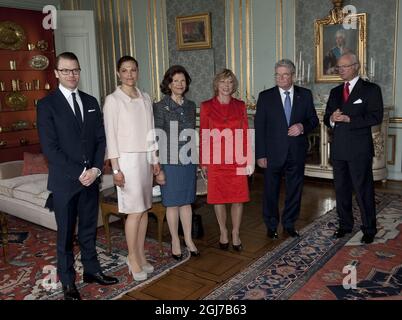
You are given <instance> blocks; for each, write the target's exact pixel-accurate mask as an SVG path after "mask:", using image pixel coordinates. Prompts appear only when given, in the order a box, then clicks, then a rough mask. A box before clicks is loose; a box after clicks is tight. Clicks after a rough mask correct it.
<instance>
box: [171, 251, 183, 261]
mask: <svg viewBox="0 0 402 320" xmlns="http://www.w3.org/2000/svg"><path fill="white" fill-rule="evenodd" d="M172 258H173V259H175V260H177V261H180V260H181V259H183V254H173V253H172Z"/></svg>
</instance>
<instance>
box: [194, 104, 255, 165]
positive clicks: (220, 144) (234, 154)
mask: <svg viewBox="0 0 402 320" xmlns="http://www.w3.org/2000/svg"><path fill="white" fill-rule="evenodd" d="M200 108H201V110H200V137H201V139H200V140H201V143H200V165H201V166H208V167H211V166H212V167H215V168H237V167H245V166H246V165H247V162H248V163H251V158H252V150H251V136H250V137H247V130H248V118H247V112H246V105H245V103H244V102H243V101H241V100H238V99H235V98H232V99H231V100H230V102H229V104H221V103H220V102H219V100H218V98H217V97H214V98H212V99H210V100H207V101H204V102H202V103H201V107H200ZM208 129H209V130H208Z"/></svg>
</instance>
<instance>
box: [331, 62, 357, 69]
mask: <svg viewBox="0 0 402 320" xmlns="http://www.w3.org/2000/svg"><path fill="white" fill-rule="evenodd" d="M355 64H357V63H352V64H349V65H346V66H336V67H335V69H336V70H345V69H347V68H350V67H352V66H354V65H355Z"/></svg>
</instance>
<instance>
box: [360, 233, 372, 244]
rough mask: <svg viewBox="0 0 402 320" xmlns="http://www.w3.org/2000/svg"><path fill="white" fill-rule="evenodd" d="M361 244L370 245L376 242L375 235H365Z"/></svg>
mask: <svg viewBox="0 0 402 320" xmlns="http://www.w3.org/2000/svg"><path fill="white" fill-rule="evenodd" d="M360 241H361V243H365V244H369V243H372V242H373V241H374V235H369V234H363V237H362V239H361V240H360Z"/></svg>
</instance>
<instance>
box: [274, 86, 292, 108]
mask: <svg viewBox="0 0 402 320" xmlns="http://www.w3.org/2000/svg"><path fill="white" fill-rule="evenodd" d="M278 88H279V87H278ZM286 91H289V92H290V94H289V97H290V105H291V106H292V107H293V96H294V93H295V88H294V86H291V87H290V88H289V90H283V89H282V88H279V93H280V94H281V99H282V106H283V108H285V99H286V93H285V92H286Z"/></svg>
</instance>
